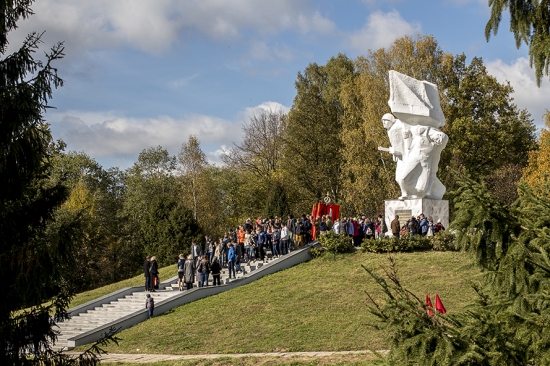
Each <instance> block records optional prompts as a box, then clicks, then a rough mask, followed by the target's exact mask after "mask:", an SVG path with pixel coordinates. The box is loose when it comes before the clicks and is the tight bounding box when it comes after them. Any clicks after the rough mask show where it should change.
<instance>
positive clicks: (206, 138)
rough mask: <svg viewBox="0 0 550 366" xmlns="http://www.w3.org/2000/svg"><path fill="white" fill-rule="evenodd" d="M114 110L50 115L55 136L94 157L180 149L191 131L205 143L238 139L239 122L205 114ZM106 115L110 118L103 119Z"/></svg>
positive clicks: (74, 148)
mask: <svg viewBox="0 0 550 366" xmlns="http://www.w3.org/2000/svg"><path fill="white" fill-rule="evenodd" d="M113 116H114V114H112V113H97V114H96V113H91V112H80V111H70V112H67V113H59V114H57V115H55V114H54V115H48V117H47V120H48V122H50V124H51V127H52V131H53V134H54V137H55V138H61V139H63V140H64V141H65V142H66V143H67V145H68V148H69V149H70V150H77V151H85V152H86V153H87V154H89V155H91V156H93V157H98V158H100V157H126V156H127V157H131V156H134V155H136V154H137V153H139V152H140V151H141V150H143V149H145V148H148V147H151V146H157V145H162V146H163V147H164V148H166V149H168V150H170V151H177V149H178V148H179V147H180V146H181V144H182V143H183V142H184V141H186V140H187V138H188V136H189V135H190V134H194V135H197V136H198V138H199V139H200V140H201V142H203V143H205V144H220V143H224V142H227V141H231V140H233V139H234V138H237V137H238V136H236V134H235V131H236V130H238V123H235V122H233V121H227V120H224V119H221V118H216V117H213V116H204V115H190V116H187V117H185V118H182V119H175V118H172V117H168V116H160V117H157V118H128V117H122V116H115V117H113ZM105 117H107V119H104V118H105Z"/></svg>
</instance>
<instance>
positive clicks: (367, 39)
mask: <svg viewBox="0 0 550 366" xmlns="http://www.w3.org/2000/svg"><path fill="white" fill-rule="evenodd" d="M421 31H422V27H421V26H420V24H419V23H409V22H407V21H406V20H405V19H403V17H401V14H399V12H398V11H397V10H392V11H390V12H388V13H384V12H381V11H375V12H373V13H371V14H370V15H369V17H368V19H367V21H366V23H365V25H364V26H363V28H361V29H359V30H357V31H355V32H353V33H351V34H350V35H349V38H348V42H349V45H350V46H351V47H352V48H354V49H356V50H358V51H359V52H361V53H366V52H367V51H368V50H369V49H371V50H376V49H378V48H381V47H387V46H389V45H390V44H391V43H392V42H393V41H394V40H395V39H396V38H399V37H402V36H405V35H414V34H418V33H420V32H421Z"/></svg>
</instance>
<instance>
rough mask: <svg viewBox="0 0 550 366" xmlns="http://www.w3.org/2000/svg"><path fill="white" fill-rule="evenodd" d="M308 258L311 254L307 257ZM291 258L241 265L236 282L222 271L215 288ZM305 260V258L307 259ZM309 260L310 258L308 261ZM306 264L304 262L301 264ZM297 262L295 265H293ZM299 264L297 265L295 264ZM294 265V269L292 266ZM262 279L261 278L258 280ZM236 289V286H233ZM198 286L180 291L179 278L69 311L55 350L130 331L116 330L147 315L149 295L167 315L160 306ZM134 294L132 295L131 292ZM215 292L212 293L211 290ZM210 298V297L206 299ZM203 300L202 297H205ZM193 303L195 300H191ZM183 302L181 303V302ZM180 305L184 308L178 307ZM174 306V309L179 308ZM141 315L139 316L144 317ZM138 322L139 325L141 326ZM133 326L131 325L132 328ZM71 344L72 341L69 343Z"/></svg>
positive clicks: (136, 288)
mask: <svg viewBox="0 0 550 366" xmlns="http://www.w3.org/2000/svg"><path fill="white" fill-rule="evenodd" d="M308 255H309V254H308ZM287 256H292V254H289V255H286V256H280V257H279V258H273V257H271V255H270V256H269V257H268V256H266V262H265V263H262V262H261V261H255V262H254V261H252V262H250V263H241V264H240V265H241V269H242V271H240V272H238V273H237V274H236V277H237V278H236V279H229V274H228V269H227V268H223V269H222V274H221V284H222V286H216V288H220V287H225V286H223V285H232V282H239V280H240V279H241V278H242V277H243V276H246V277H250V275H251V274H253V273H254V272H260V271H261V270H262V268H266V267H267V266H268V265H269V264H271V263H274V262H277V261H284V259H285V257H287ZM304 258H305V257H304ZM308 258H309V257H308ZM301 261H303V260H301ZM294 262H295V261H294ZM293 264H296V263H293ZM293 264H291V265H293ZM258 278H259V277H258ZM208 285H209V287H211V286H212V275H210V276H209V278H208ZM233 285H237V284H233ZM197 287H198V282H195V284H194V288H193V289H192V290H189V291H187V290H185V291H179V289H178V283H177V276H176V277H173V278H171V279H169V280H167V281H165V282H162V283H161V284H160V286H159V290H156V291H155V292H145V291H143V290H142V287H141V288H140V287H133V288H129V289H123V290H120V291H117V292H114V293H112V294H110V295H107V296H104V297H102V298H100V299H97V300H94V301H92V302H90V303H87V304H84V305H81V306H80V307H78V308H75V309H71V310H69V313H70V314H71V318H70V319H69V320H67V321H64V322H58V323H57V326H58V327H59V329H58V330H59V332H60V333H59V335H58V337H57V341H56V343H55V346H54V349H56V350H68V349H72V348H73V347H74V346H75V345H79V344H83V343H84V344H85V343H88V341H89V340H90V339H93V338H90V337H88V338H86V340H83V341H82V342H75V341H74V339H75V337H76V338H79V337H81V338H82V339H84V338H83V335H86V334H90V333H94V332H95V333H96V334H97V330H98V329H100V328H103V329H105V327H106V326H109V325H111V326H115V327H116V328H128V326H126V325H121V326H120V327H118V326H117V322H119V320H120V319H125V318H128V317H131V316H133V315H135V314H136V313H142V314H143V313H144V312H145V313H146V311H145V299H146V295H147V294H150V295H151V296H153V298H154V299H155V315H158V314H159V313H160V312H164V311H167V310H169V309H171V307H170V306H168V307H166V306H163V309H161V311H160V312H158V311H157V310H159V305H166V304H169V303H170V302H171V300H172V299H173V298H176V297H181V296H182V295H185V293H191V292H193V291H195V290H199V291H200V290H203V289H204V288H203V289H197ZM233 287H234V286H228V288H227V289H230V288H233ZM129 290H132V291H129ZM210 291H212V290H210ZM222 291H224V289H219V290H218V291H217V292H222ZM205 296H209V295H205ZM205 296H202V297H205ZM189 301H193V300H189ZM180 302H181V301H180ZM179 305H181V304H179ZM179 305H177V304H176V302H174V305H173V306H172V307H175V306H179ZM142 314H140V315H142ZM140 319H141V320H139V321H142V320H144V319H146V316H141V318H140ZM139 321H138V322H139ZM130 326H131V325H130ZM95 338H96V339H99V338H100V337H99V336H95ZM70 340H71V341H70Z"/></svg>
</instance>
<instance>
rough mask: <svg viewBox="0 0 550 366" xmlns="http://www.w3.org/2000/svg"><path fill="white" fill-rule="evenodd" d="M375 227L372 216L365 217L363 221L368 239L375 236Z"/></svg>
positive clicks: (364, 231) (364, 232) (364, 233)
mask: <svg viewBox="0 0 550 366" xmlns="http://www.w3.org/2000/svg"><path fill="white" fill-rule="evenodd" d="M374 233H375V228H374V225H373V223H372V221H371V219H370V218H367V219H365V222H364V223H363V235H364V237H365V238H366V239H369V240H370V239H372V238H373V237H374Z"/></svg>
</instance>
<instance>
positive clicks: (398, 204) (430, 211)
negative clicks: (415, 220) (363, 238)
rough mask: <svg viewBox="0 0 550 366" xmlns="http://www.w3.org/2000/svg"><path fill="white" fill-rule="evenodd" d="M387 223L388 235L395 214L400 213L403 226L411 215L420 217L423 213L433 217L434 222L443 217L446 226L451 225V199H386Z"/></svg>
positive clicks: (400, 223)
mask: <svg viewBox="0 0 550 366" xmlns="http://www.w3.org/2000/svg"><path fill="white" fill-rule="evenodd" d="M385 203H386V204H385V206H386V210H385V215H384V218H385V219H386V224H387V225H388V233H387V234H388V235H390V236H391V235H392V233H391V222H392V221H393V219H395V215H399V226H400V227H403V225H404V224H405V222H407V220H408V219H410V218H411V216H414V217H418V216H419V215H420V214H421V213H423V214H424V216H426V217H430V216H431V217H432V218H433V220H434V223H436V222H437V220H438V219H441V223H442V224H443V226H444V227H445V228H448V227H449V201H447V200H433V199H429V198H417V199H410V200H404V201H400V200H386V201H385Z"/></svg>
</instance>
